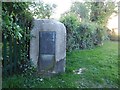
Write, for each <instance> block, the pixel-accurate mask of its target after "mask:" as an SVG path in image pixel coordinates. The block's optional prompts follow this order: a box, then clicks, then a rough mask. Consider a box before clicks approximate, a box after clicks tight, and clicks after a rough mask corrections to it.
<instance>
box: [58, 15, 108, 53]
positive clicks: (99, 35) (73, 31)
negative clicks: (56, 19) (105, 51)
mask: <svg viewBox="0 0 120 90" xmlns="http://www.w3.org/2000/svg"><path fill="white" fill-rule="evenodd" d="M60 21H61V22H62V23H64V25H65V26H66V30H67V51H72V50H76V49H79V50H80V49H91V48H93V47H95V46H96V45H102V44H103V40H104V39H105V38H106V30H105V28H104V27H102V26H100V25H98V24H96V23H93V22H89V21H87V20H85V21H82V22H81V21H80V19H79V18H78V16H77V15H75V14H74V13H67V14H65V15H63V16H62V17H61V19H60Z"/></svg>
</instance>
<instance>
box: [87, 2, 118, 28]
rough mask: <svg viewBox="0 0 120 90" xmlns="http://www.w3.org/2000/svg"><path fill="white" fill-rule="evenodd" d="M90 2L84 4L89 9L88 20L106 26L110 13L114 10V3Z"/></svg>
mask: <svg viewBox="0 0 120 90" xmlns="http://www.w3.org/2000/svg"><path fill="white" fill-rule="evenodd" d="M91 1H92V2H86V3H85V4H86V5H87V6H88V7H89V9H90V21H92V22H96V23H98V24H101V25H102V26H106V24H107V21H108V19H109V17H110V16H111V15H112V13H114V12H116V11H115V8H116V5H115V3H114V2H110V0H109V1H104V0H103V1H101V2H100V1H99V2H98V0H91Z"/></svg>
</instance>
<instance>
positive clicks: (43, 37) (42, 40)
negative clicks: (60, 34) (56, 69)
mask: <svg viewBox="0 0 120 90" xmlns="http://www.w3.org/2000/svg"><path fill="white" fill-rule="evenodd" d="M55 40H56V32H55V31H42V32H40V33H39V53H40V54H52V55H53V54H55Z"/></svg>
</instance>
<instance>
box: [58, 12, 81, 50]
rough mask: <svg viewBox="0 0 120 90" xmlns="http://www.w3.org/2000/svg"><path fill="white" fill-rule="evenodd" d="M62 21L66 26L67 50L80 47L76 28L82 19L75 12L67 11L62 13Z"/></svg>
mask: <svg viewBox="0 0 120 90" xmlns="http://www.w3.org/2000/svg"><path fill="white" fill-rule="evenodd" d="M60 21H61V22H62V23H64V25H65V26H66V32H67V43H66V47H67V51H71V50H73V49H75V48H77V47H78V44H77V41H76V33H77V32H76V29H77V27H78V26H79V23H80V20H79V18H78V16H77V15H76V14H74V13H66V14H64V15H62V17H61V19H60Z"/></svg>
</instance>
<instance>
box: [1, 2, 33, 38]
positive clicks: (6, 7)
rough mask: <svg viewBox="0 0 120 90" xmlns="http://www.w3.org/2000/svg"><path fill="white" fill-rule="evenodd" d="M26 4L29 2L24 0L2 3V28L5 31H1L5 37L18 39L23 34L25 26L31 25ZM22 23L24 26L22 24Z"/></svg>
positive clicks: (30, 17)
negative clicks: (22, 0)
mask: <svg viewBox="0 0 120 90" xmlns="http://www.w3.org/2000/svg"><path fill="white" fill-rule="evenodd" d="M28 6H29V3H25V2H18V3H16V2H3V3H2V19H3V21H2V30H3V32H6V33H3V34H4V36H5V37H6V38H7V37H8V36H11V37H14V38H16V39H19V40H20V39H21V38H22V36H23V34H24V30H25V28H26V27H31V26H30V24H31V21H32V16H31V14H30V12H29V11H28ZM25 20H26V21H25ZM27 22H28V23H27ZM26 23H27V25H26ZM23 24H24V26H22V25H23ZM28 24H29V25H28ZM25 25H26V26H25Z"/></svg>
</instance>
